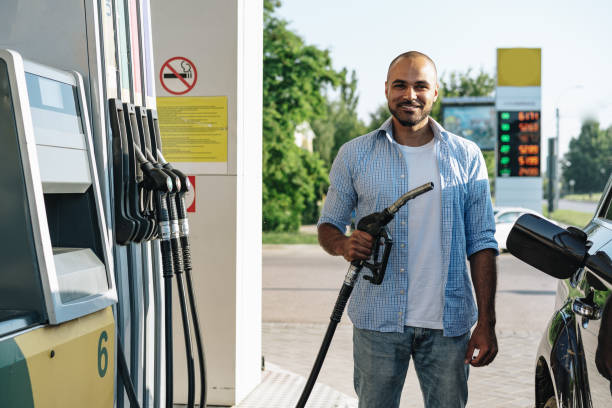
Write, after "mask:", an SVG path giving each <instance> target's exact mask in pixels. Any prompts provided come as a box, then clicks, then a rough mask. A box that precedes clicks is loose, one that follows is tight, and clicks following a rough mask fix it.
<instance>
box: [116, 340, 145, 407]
mask: <svg viewBox="0 0 612 408" xmlns="http://www.w3.org/2000/svg"><path fill="white" fill-rule="evenodd" d="M117 348H118V349H119V352H118V353H117V354H118V356H117V359H118V360H119V377H120V378H121V382H122V383H123V386H124V388H125V392H126V394H127V396H128V400H129V401H130V407H131V408H140V404H138V397H136V391H134V384H133V383H132V378H131V377H130V370H129V369H128V366H127V361H126V360H125V354H124V353H123V345H122V344H121V339H120V338H119V335H117Z"/></svg>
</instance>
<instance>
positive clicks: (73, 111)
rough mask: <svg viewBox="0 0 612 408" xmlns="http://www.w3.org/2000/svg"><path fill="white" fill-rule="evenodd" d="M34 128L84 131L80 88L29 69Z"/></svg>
mask: <svg viewBox="0 0 612 408" xmlns="http://www.w3.org/2000/svg"><path fill="white" fill-rule="evenodd" d="M26 86H27V88H28V97H29V99H30V108H31V109H32V120H33V121H34V127H35V128H43V129H52V130H57V131H60V132H65V133H69V134H70V133H73V134H74V133H76V134H81V133H83V129H82V123H81V119H80V117H81V112H80V111H79V105H78V103H77V101H78V98H77V93H76V92H77V91H76V88H75V87H74V86H72V85H69V84H66V83H63V82H60V81H56V80H53V79H49V78H45V77H42V76H38V75H35V74H31V73H29V72H26Z"/></svg>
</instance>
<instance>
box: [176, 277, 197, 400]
mask: <svg viewBox="0 0 612 408" xmlns="http://www.w3.org/2000/svg"><path fill="white" fill-rule="evenodd" d="M176 287H177V289H178V294H179V301H180V302H181V316H182V317H183V334H184V335H185V350H187V352H186V353H185V354H186V356H185V357H186V358H187V407H188V408H193V407H194V406H195V367H194V361H193V347H192V345H191V330H190V328H189V316H188V314H187V303H186V301H185V285H184V284H183V274H181V273H179V274H177V275H176Z"/></svg>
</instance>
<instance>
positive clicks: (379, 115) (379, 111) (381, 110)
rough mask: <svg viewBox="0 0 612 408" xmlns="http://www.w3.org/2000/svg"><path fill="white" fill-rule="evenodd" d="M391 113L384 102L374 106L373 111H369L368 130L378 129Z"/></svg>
mask: <svg viewBox="0 0 612 408" xmlns="http://www.w3.org/2000/svg"><path fill="white" fill-rule="evenodd" d="M389 116H391V113H390V112H389V107H388V106H387V104H386V103H383V104H381V105H379V106H378V108H376V110H375V111H374V112H373V113H370V123H369V124H368V132H371V131H373V130H376V129H378V128H379V127H380V126H381V125H382V124H383V123H384V122H385V120H387V119H389Z"/></svg>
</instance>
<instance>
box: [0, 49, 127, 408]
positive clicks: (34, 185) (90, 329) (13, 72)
mask: <svg viewBox="0 0 612 408" xmlns="http://www.w3.org/2000/svg"><path fill="white" fill-rule="evenodd" d="M85 100H86V99H85V93H84V86H83V81H82V78H81V76H80V75H79V74H78V73H76V72H67V71H62V70H57V69H54V68H52V67H49V66H45V65H40V64H36V63H34V62H30V61H26V60H23V59H22V57H21V56H20V54H19V53H17V52H15V51H11V50H0V145H1V146H2V149H0V193H1V194H2V196H3V199H2V201H1V204H0V226H1V227H0V231H2V238H0V241H1V245H0V258H1V259H2V261H3V267H2V269H0V406H3V407H4V406H7V407H13V406H15V407H34V406H35V407H43V406H66V407H68V406H89V407H95V406H100V407H108V406H112V404H113V399H114V357H113V356H114V345H115V340H114V337H115V321H114V317H113V313H112V310H111V308H110V306H111V305H113V304H115V303H116V301H117V294H116V290H115V283H114V277H113V271H112V266H111V265H112V264H111V262H110V255H109V247H108V245H109V244H108V238H107V236H106V229H105V226H106V221H105V216H104V212H103V210H102V200H101V195H100V188H99V183H98V175H97V167H96V161H95V157H94V153H93V144H92V139H91V131H90V125H89V114H88V110H87V104H86V103H85ZM76 351H78V352H76ZM75 384H79V387H75V386H74V385H75Z"/></svg>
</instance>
